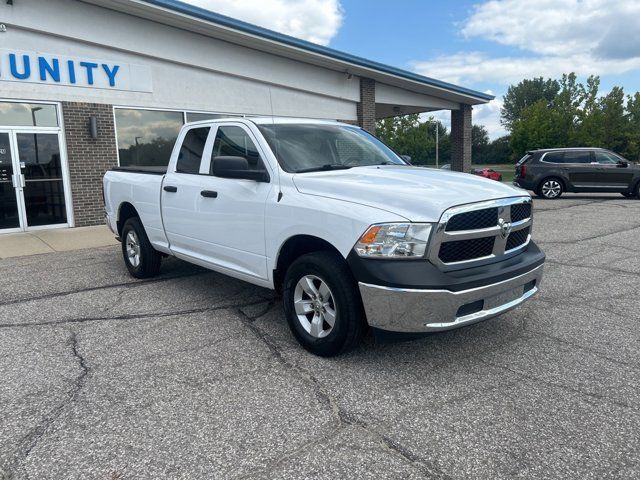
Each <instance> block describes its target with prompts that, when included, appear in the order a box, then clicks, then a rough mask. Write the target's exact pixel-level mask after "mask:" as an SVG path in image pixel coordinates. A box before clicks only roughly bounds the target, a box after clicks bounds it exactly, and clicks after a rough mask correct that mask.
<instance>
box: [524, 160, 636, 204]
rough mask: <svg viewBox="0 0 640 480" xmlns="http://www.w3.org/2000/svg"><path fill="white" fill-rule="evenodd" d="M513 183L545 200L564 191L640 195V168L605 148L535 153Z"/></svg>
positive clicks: (558, 195) (557, 196)
mask: <svg viewBox="0 0 640 480" xmlns="http://www.w3.org/2000/svg"><path fill="white" fill-rule="evenodd" d="M513 184H514V185H515V186H517V187H521V188H524V189H526V190H531V191H533V192H535V193H536V194H537V195H538V196H540V197H542V198H548V199H555V198H559V197H560V196H561V195H562V194H563V193H564V192H591V193H592V192H619V193H621V194H622V195H624V196H625V197H639V196H640V191H639V190H640V166H638V165H636V164H632V163H629V162H628V161H627V160H626V159H624V158H622V157H621V156H620V155H618V154H616V153H613V152H610V151H609V150H605V149H602V148H552V149H544V150H532V151H530V152H527V154H526V155H525V156H524V157H522V158H521V159H520V161H518V163H517V164H516V175H515V179H514V181H513Z"/></svg>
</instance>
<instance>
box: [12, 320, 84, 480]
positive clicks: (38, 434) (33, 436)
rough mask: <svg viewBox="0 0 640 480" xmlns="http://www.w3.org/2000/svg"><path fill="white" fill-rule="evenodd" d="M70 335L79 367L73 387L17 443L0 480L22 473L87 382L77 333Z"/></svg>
mask: <svg viewBox="0 0 640 480" xmlns="http://www.w3.org/2000/svg"><path fill="white" fill-rule="evenodd" d="M70 334H71V335H70V336H69V338H68V339H67V342H66V343H67V345H68V346H69V347H70V350H71V354H72V355H73V358H74V360H75V361H76V362H77V363H78V366H79V367H80V370H81V371H80V374H79V375H78V376H76V377H75V378H74V380H73V386H72V388H71V390H70V391H69V392H68V393H67V398H66V399H64V400H63V401H62V402H61V403H59V404H58V405H56V406H55V407H54V408H53V409H51V410H50V411H49V412H48V413H46V414H45V415H44V418H43V419H42V420H41V421H40V422H39V423H38V424H37V425H36V426H35V427H33V428H32V429H31V430H30V431H29V432H28V433H27V434H26V435H24V436H23V437H22V439H21V440H20V441H19V442H18V446H17V448H16V449H15V450H14V454H13V459H11V460H10V461H8V462H7V463H6V464H5V465H0V478H2V479H13V478H15V473H16V470H23V471H24V464H25V462H26V460H27V458H28V457H29V455H31V452H32V451H33V449H34V448H35V447H36V446H37V445H38V442H39V441H40V439H41V438H42V437H43V436H44V434H45V433H46V432H47V430H48V429H49V427H51V425H53V423H54V422H55V421H56V420H57V419H58V418H60V416H61V415H62V414H63V413H64V411H65V409H66V408H67V407H68V406H70V405H71V404H72V403H73V402H75V400H76V399H77V398H78V395H79V394H80V391H81V390H82V389H83V388H84V386H85V384H86V382H87V377H88V375H89V373H90V368H89V365H88V364H87V362H86V360H85V358H84V357H83V356H82V354H81V353H80V351H79V349H78V336H77V333H76V332H74V331H70ZM23 473H25V475H24V476H25V477H27V478H28V475H26V472H23Z"/></svg>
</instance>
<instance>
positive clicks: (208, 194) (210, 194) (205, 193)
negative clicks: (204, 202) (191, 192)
mask: <svg viewBox="0 0 640 480" xmlns="http://www.w3.org/2000/svg"><path fill="white" fill-rule="evenodd" d="M200 195H202V196H203V197H206V198H218V192H214V191H213V190H202V191H201V192H200Z"/></svg>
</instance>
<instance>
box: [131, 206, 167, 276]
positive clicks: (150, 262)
mask: <svg viewBox="0 0 640 480" xmlns="http://www.w3.org/2000/svg"><path fill="white" fill-rule="evenodd" d="M131 240H134V241H137V250H136V251H137V253H138V260H137V262H136V260H135V259H134V258H132V257H131V256H130V255H129V253H130V252H129V248H130V247H131V245H128V242H130V241H131ZM121 242H122V257H123V258H124V264H125V265H126V266H127V270H129V273H130V274H131V275H132V276H134V277H136V278H149V277H154V276H156V275H157V274H158V273H159V272H160V263H161V261H162V255H161V254H160V252H158V251H157V250H156V249H154V248H153V247H152V246H151V243H150V242H149V237H147V233H146V232H145V231H144V227H143V226H142V222H141V221H140V219H139V218H138V217H134V218H130V219H129V220H127V221H126V222H125V224H124V227H122V235H121Z"/></svg>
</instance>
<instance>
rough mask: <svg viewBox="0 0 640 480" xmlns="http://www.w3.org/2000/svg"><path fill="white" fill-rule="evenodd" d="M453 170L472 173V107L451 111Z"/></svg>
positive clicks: (465, 106) (462, 106)
mask: <svg viewBox="0 0 640 480" xmlns="http://www.w3.org/2000/svg"><path fill="white" fill-rule="evenodd" d="M451 170H455V171H457V172H467V173H469V172H470V171H471V105H467V104H464V103H462V104H460V109H459V110H451Z"/></svg>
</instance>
